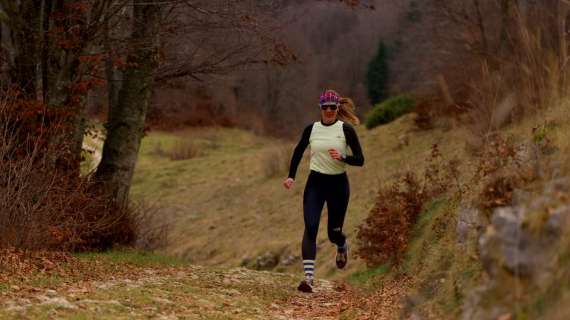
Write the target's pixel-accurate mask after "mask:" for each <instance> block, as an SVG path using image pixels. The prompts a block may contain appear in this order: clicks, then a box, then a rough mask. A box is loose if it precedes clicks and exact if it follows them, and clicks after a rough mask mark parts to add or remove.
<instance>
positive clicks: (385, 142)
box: [131, 114, 465, 279]
mask: <svg viewBox="0 0 570 320" xmlns="http://www.w3.org/2000/svg"><path fill="white" fill-rule="evenodd" d="M413 117H414V116H413V115H412V114H408V115H404V116H403V117H401V118H399V119H397V120H396V121H394V122H392V123H391V124H390V125H387V126H381V127H378V128H375V129H373V130H365V129H364V128H363V127H357V132H358V134H359V137H360V140H361V144H362V146H363V151H364V156H365V158H366V163H365V165H364V167H362V168H360V167H349V168H348V175H349V179H350V185H351V199H350V204H349V208H348V212H347V216H346V221H345V227H344V231H345V233H347V235H348V237H349V241H350V240H351V239H352V241H355V240H354V239H355V232H356V227H357V226H358V225H359V224H360V223H361V221H363V219H364V218H365V217H366V216H367V215H368V212H369V211H370V209H371V208H372V205H373V203H374V200H375V197H376V194H375V190H377V188H378V185H379V184H380V183H385V182H387V181H389V180H390V179H391V178H392V177H393V176H394V174H395V173H397V172H399V171H401V170H403V169H407V168H412V169H413V170H414V171H418V172H419V171H420V170H421V169H422V168H423V166H424V160H425V159H426V157H427V155H428V154H429V152H430V150H431V146H432V144H434V143H439V144H440V145H441V149H442V152H444V153H445V154H446V155H447V156H449V157H450V158H451V157H453V156H454V155H462V154H464V151H463V143H462V140H461V137H462V135H464V134H465V133H464V132H463V131H458V132H455V133H454V135H453V139H450V138H449V132H445V131H443V130H432V131H429V132H416V133H414V134H413V135H412V136H411V139H410V144H409V145H408V146H406V147H404V148H400V147H399V145H400V142H399V140H398V136H399V135H401V134H402V132H406V131H409V130H412V129H413V127H414V123H413ZM209 136H215V137H216V143H215V147H213V148H212V147H208V144H210V145H211V143H210V142H208V141H211V139H210V140H208V137H209ZM181 138H182V139H194V140H195V141H197V142H200V141H202V142H201V143H204V147H203V150H205V152H204V154H203V155H202V156H200V157H197V158H193V159H189V160H181V161H170V159H168V158H166V157H163V156H159V155H156V154H155V153H154V152H153V150H154V149H155V146H156V145H157V144H160V145H161V147H162V148H163V149H164V150H167V149H168V148H169V147H170V146H172V145H173V144H174V143H175V142H176V141H177V139H181ZM286 148H289V151H291V150H292V146H291V142H290V141H279V140H275V139H270V138H264V137H259V136H255V135H253V134H251V133H248V132H245V131H242V130H237V129H219V128H218V129H216V128H212V129H204V128H202V129H193V130H186V131H182V132H176V133H163V132H151V133H150V134H149V135H148V136H147V137H145V138H144V139H143V144H142V146H141V152H140V156H139V161H138V164H137V168H136V170H135V175H134V183H133V186H132V189H131V195H132V197H133V198H134V199H141V200H144V201H145V202H147V203H156V202H158V203H159V205H160V206H161V207H163V208H164V209H163V210H162V212H161V214H163V215H164V217H165V219H171V220H172V221H173V223H174V225H175V227H174V230H173V233H172V235H171V237H170V239H171V244H170V245H169V246H168V247H167V248H166V249H165V250H164V251H163V253H165V254H167V255H174V256H177V257H180V258H182V259H184V260H186V261H189V262H192V263H197V264H202V265H218V266H238V265H240V264H241V262H242V260H243V259H244V258H245V257H252V258H255V257H257V256H259V255H262V254H264V253H265V252H267V251H274V252H280V253H282V255H283V256H285V255H297V256H298V255H300V246H299V242H300V240H301V237H302V233H303V217H302V193H303V188H304V184H305V181H306V178H307V175H308V161H307V160H308V155H307V154H306V155H305V156H304V158H303V162H302V163H301V165H300V167H299V171H298V175H297V179H296V182H295V185H294V187H293V189H292V190H285V189H284V188H283V187H282V184H281V183H282V181H283V180H284V179H285V177H286V175H287V173H286V171H287V170H283V169H282V168H281V165H279V166H275V168H270V169H267V166H268V165H267V162H268V161H270V162H278V161H279V162H281V161H282V162H281V163H287V162H288V161H289V159H290V156H291V154H290V152H289V153H287V152H283V151H281V150H284V149H286ZM326 217H327V213H326V209H325V210H324V211H323V219H322V222H321V226H320V230H319V236H318V243H319V246H320V248H319V251H318V257H317V261H318V262H317V270H316V274H317V276H318V277H326V278H332V279H338V278H346V277H348V276H349V275H350V274H352V273H353V272H356V271H361V270H365V265H364V263H363V262H362V261H360V260H356V259H352V260H351V263H350V264H349V266H348V268H347V270H346V271H343V272H338V270H337V269H336V267H335V263H334V255H335V250H334V246H333V245H332V244H330V243H329V242H328V239H327V236H326V234H327V232H326V223H327V218H326ZM280 270H281V271H285V272H294V273H297V274H300V271H301V268H300V267H299V265H298V264H295V263H294V264H292V265H290V266H281V267H280Z"/></svg>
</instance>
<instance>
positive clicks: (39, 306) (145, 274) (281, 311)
mask: <svg viewBox="0 0 570 320" xmlns="http://www.w3.org/2000/svg"><path fill="white" fill-rule="evenodd" d="M84 267H89V264H86V265H85V266H84ZM80 269H81V268H80ZM297 280H298V279H297V278H296V277H294V276H292V275H290V274H280V273H270V272H259V271H252V270H247V269H242V268H235V269H217V268H206V267H198V266H184V267H152V268H149V267H132V266H128V267H127V266H124V265H115V266H107V265H105V266H104V268H103V269H101V268H100V266H99V267H98V266H95V267H94V268H93V270H88V269H85V270H77V272H76V274H75V275H73V276H62V275H59V276H49V277H44V278H36V279H33V280H25V279H23V282H21V283H17V284H16V282H14V281H10V282H11V284H9V286H8V287H7V288H0V306H1V308H0V318H1V319H14V318H20V319H264V320H265V319H276V320H284V319H298V320H300V319H307V320H308V319H322V320H325V319H327V320H328V319H393V318H395V317H396V316H397V314H398V310H399V305H400V303H399V301H400V296H402V294H403V292H404V291H402V289H403V288H404V287H406V285H405V283H398V284H394V285H393V286H385V287H384V290H382V291H380V292H378V293H376V294H372V295H366V294H363V293H362V292H360V291H358V290H357V289H355V288H352V287H350V286H348V285H346V284H338V283H334V282H329V281H319V282H318V283H317V286H316V289H315V293H313V294H305V293H300V292H297V291H296V285H297Z"/></svg>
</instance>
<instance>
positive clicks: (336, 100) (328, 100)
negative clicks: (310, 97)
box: [319, 90, 340, 106]
mask: <svg viewBox="0 0 570 320" xmlns="http://www.w3.org/2000/svg"><path fill="white" fill-rule="evenodd" d="M319 104H320V105H321V106H322V105H325V104H336V105H337V106H338V105H339V104H340V97H339V96H338V94H337V93H336V92H334V91H332V90H325V91H324V92H323V93H322V94H321V98H320V102H319Z"/></svg>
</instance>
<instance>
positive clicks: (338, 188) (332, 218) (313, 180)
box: [302, 170, 350, 260]
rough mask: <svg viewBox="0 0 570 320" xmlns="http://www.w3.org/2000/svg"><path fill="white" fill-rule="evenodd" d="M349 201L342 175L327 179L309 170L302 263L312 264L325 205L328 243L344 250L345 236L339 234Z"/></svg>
mask: <svg viewBox="0 0 570 320" xmlns="http://www.w3.org/2000/svg"><path fill="white" fill-rule="evenodd" d="M349 197H350V187H349V184H348V177H347V175H346V173H342V174H336V175H328V174H322V173H319V172H316V171H312V170H311V173H310V174H309V178H308V180H307V185H306V186H305V192H304V194H303V211H304V217H305V233H304V235H303V244H302V253H303V260H314V259H315V257H316V255H317V232H318V231H319V222H320V220H321V211H322V210H323V206H324V204H325V201H326V202H327V208H328V212H329V222H328V226H327V231H328V236H329V240H330V241H331V242H332V243H334V244H336V245H337V246H344V244H345V241H346V236H345V235H344V234H343V233H342V225H343V224H344V216H345V214H346V209H347V207H348V198H349Z"/></svg>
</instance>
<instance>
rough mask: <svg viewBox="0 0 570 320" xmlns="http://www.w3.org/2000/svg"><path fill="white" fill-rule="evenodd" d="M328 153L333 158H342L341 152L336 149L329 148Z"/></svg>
mask: <svg viewBox="0 0 570 320" xmlns="http://www.w3.org/2000/svg"><path fill="white" fill-rule="evenodd" d="M329 154H330V155H331V158H333V159H335V160H342V154H341V153H340V151H338V150H337V149H329Z"/></svg>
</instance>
